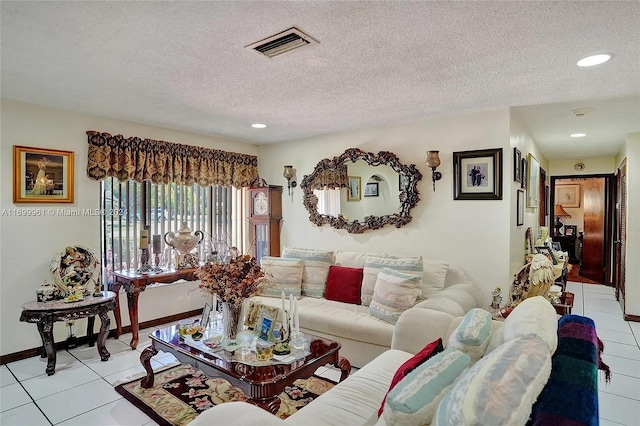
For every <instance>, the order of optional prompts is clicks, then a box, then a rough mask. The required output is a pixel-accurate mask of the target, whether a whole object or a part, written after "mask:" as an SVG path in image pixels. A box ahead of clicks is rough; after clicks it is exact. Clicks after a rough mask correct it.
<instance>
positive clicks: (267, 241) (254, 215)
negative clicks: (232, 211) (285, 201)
mask: <svg viewBox="0 0 640 426" xmlns="http://www.w3.org/2000/svg"><path fill="white" fill-rule="evenodd" d="M261 183H263V184H262V185H260V184H261ZM249 196H250V199H251V214H250V216H249V223H250V225H251V243H252V247H253V249H252V250H253V256H254V257H255V258H256V259H257V260H258V263H259V262H260V259H261V258H262V256H280V219H282V187H281V186H275V185H267V184H266V183H265V182H264V181H260V182H259V183H258V185H257V186H252V187H251V188H249Z"/></svg>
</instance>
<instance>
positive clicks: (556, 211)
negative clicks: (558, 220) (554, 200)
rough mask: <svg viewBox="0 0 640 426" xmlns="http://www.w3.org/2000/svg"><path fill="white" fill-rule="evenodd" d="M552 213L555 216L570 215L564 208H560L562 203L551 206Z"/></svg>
mask: <svg viewBox="0 0 640 426" xmlns="http://www.w3.org/2000/svg"><path fill="white" fill-rule="evenodd" d="M553 215H554V216H555V217H571V215H570V214H569V213H567V211H566V210H565V209H564V208H562V204H556V205H555V207H554V208H553Z"/></svg>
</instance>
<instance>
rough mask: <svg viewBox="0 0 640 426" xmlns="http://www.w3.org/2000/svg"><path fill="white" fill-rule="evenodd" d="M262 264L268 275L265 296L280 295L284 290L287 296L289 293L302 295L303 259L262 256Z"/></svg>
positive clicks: (263, 292) (266, 275)
mask: <svg viewBox="0 0 640 426" xmlns="http://www.w3.org/2000/svg"><path fill="white" fill-rule="evenodd" d="M260 264H261V266H262V269H263V270H264V273H265V277H266V285H265V287H264V290H262V293H261V294H262V295H263V296H271V297H280V296H281V294H282V292H283V291H284V294H285V296H286V297H287V298H288V297H289V294H293V296H294V297H300V294H301V291H302V272H303V270H304V263H303V262H302V261H301V260H296V259H283V258H281V257H271V256H262V258H261V259H260Z"/></svg>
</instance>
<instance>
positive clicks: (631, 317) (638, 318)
mask: <svg viewBox="0 0 640 426" xmlns="http://www.w3.org/2000/svg"><path fill="white" fill-rule="evenodd" d="M624 320H625V321H633V322H640V315H628V314H625V316H624Z"/></svg>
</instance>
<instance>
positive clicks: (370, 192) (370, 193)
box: [364, 182, 378, 197]
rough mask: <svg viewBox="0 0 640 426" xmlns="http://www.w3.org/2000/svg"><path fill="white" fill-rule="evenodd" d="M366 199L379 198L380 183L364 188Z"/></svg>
mask: <svg viewBox="0 0 640 426" xmlns="http://www.w3.org/2000/svg"><path fill="white" fill-rule="evenodd" d="M364 196H365V197H377V196H378V182H369V183H367V185H366V186H365V187H364Z"/></svg>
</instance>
